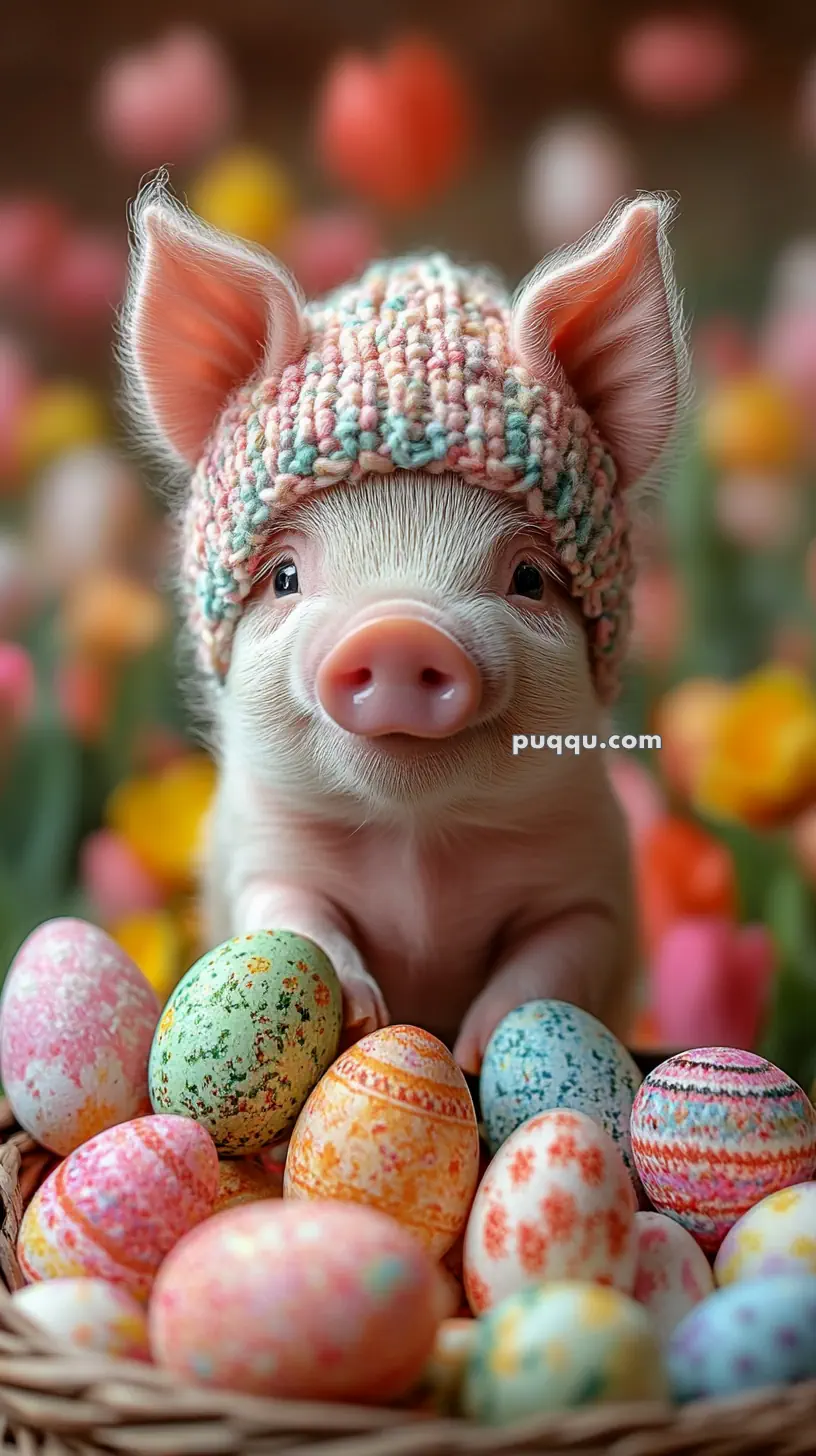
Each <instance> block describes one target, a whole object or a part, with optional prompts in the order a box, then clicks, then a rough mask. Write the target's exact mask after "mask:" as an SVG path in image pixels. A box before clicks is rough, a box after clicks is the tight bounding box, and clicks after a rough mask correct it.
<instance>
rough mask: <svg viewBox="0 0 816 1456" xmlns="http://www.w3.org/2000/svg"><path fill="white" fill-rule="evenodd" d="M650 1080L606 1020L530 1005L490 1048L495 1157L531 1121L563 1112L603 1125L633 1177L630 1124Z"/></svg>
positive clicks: (485, 1112) (488, 1096)
mask: <svg viewBox="0 0 816 1456" xmlns="http://www.w3.org/2000/svg"><path fill="white" fill-rule="evenodd" d="M642 1081H643V1078H642V1076H641V1074H640V1072H639V1071H638V1068H637V1066H636V1064H635V1062H634V1060H633V1059H632V1057H630V1055H629V1053H628V1051H627V1050H626V1048H625V1046H623V1045H622V1044H621V1043H620V1042H619V1041H618V1039H617V1037H616V1036H613V1035H612V1032H611V1031H608V1030H607V1028H606V1027H605V1026H603V1025H602V1024H601V1022H600V1021H596V1019H595V1017H594V1016H590V1015H589V1013H588V1012H587V1011H581V1010H580V1009H579V1007H577V1006H570V1005H569V1003H568V1002H566V1001H528V1002H527V1003H526V1005H524V1006H519V1007H517V1008H516V1010H515V1011H511V1012H510V1013H509V1015H507V1016H505V1018H504V1020H503V1021H500V1022H499V1025H498V1026H497V1027H496V1030H495V1031H494V1033H493V1035H492V1037H491V1038H490V1041H489V1042H488V1044H487V1048H486V1050H485V1055H484V1062H483V1064H482V1073H481V1080H480V1084H479V1095H480V1099H481V1104H482V1117H483V1119H484V1124H485V1129H486V1132H487V1139H488V1142H489V1144H490V1149H491V1152H493V1153H495V1152H497V1151H498V1149H499V1148H500V1147H501V1145H502V1143H503V1142H506V1140H507V1138H509V1136H510V1134H511V1133H513V1132H515V1130H516V1128H517V1127H520V1126H521V1124H522V1123H523V1122H526V1121H527V1120H528V1118H530V1117H535V1116H536V1114H537V1113H539V1112H549V1111H551V1110H552V1109H553V1108H556V1107H569V1108H571V1109H573V1111H576V1112H583V1113H585V1114H586V1115H587V1116H588V1117H592V1118H594V1120H595V1121H596V1122H599V1123H600V1124H601V1127H603V1128H604V1129H605V1130H606V1132H608V1133H609V1136H610V1137H611V1138H613V1139H614V1141H615V1142H616V1143H617V1145H618V1147H619V1148H620V1151H621V1153H622V1154H623V1158H624V1161H625V1163H626V1166H627V1168H628V1169H629V1171H630V1173H632V1172H633V1169H634V1164H633V1162H632V1147H631V1142H630V1138H629V1119H630V1117H631V1113H632V1103H633V1101H634V1098H635V1093H636V1092H637V1089H638V1087H639V1086H640V1084H641V1082H642Z"/></svg>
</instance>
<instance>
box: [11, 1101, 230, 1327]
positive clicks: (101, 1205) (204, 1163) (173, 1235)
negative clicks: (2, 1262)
mask: <svg viewBox="0 0 816 1456" xmlns="http://www.w3.org/2000/svg"><path fill="white" fill-rule="evenodd" d="M217 1194H218V1154H217V1152H216V1150H215V1144H214V1142H213V1140H212V1138H211V1137H210V1135H209V1133H208V1132H207V1131H206V1129H205V1128H203V1127H199V1125H198V1123H196V1122H193V1121H192V1120H191V1119H190V1118H187V1117H138V1118H136V1119H135V1120H134V1121H133V1122H123V1123H120V1124H119V1125H118V1126H117V1127H111V1128H108V1129H107V1131H106V1132H101V1133H99V1134H98V1135H97V1137H95V1138H91V1140H90V1142H88V1143H83V1145H82V1147H79V1148H77V1149H76V1151H75V1152H73V1153H71V1154H70V1155H69V1156H68V1157H67V1158H65V1159H64V1160H63V1162H61V1163H60V1164H59V1166H58V1167H57V1168H55V1169H54V1171H53V1173H51V1174H50V1175H49V1177H48V1178H46V1180H45V1182H44V1183H43V1185H42V1187H41V1188H39V1189H38V1191H37V1192H36V1193H35V1195H34V1197H33V1199H32V1200H31V1203H30V1204H29V1205H28V1208H27V1209H26V1212H25V1214H24V1216H23V1221H22V1224H21V1225H20V1234H19V1238H18V1241H17V1257H18V1259H19V1261H20V1268H21V1269H22V1271H23V1274H24V1275H25V1278H26V1279H27V1280H28V1281H29V1282H30V1283H33V1282H35V1281H37V1280H41V1279H60V1278H77V1277H81V1276H86V1277H91V1278H98V1279H107V1280H109V1281H110V1282H111V1283H112V1284H116V1285H119V1286H121V1287H123V1288H125V1289H128V1290H129V1291H130V1293H131V1294H132V1295H134V1296H135V1298H137V1299H146V1298H147V1296H148V1295H149V1293H150V1290H151V1287H152V1285H153V1280H154V1278H155V1275H156V1271H157V1269H158V1267H159V1265H160V1264H161V1262H162V1260H163V1259H164V1257H165V1255H166V1254H169V1252H170V1250H171V1249H172V1248H173V1246H174V1245H175V1244H176V1243H177V1242H178V1240H179V1239H180V1238H181V1236H182V1234H185V1233H187V1232H188V1230H189V1229H191V1228H193V1227H194V1226H195V1225H196V1224H197V1223H200V1222H201V1220H202V1219H204V1218H206V1217H207V1216H208V1215H209V1214H210V1213H211V1212H212V1208H213V1204H214V1203H215V1199H216V1197H217Z"/></svg>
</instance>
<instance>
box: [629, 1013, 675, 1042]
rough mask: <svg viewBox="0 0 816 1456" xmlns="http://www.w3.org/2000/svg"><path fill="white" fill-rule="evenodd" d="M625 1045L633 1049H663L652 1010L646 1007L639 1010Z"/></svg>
mask: <svg viewBox="0 0 816 1456" xmlns="http://www.w3.org/2000/svg"><path fill="white" fill-rule="evenodd" d="M627 1045H628V1046H630V1047H631V1048H632V1049H633V1051H638V1052H654V1051H664V1050H665V1049H666V1048H665V1045H664V1044H661V1040H660V1033H659V1031H658V1028H657V1022H656V1021H655V1016H654V1012H653V1011H652V1010H651V1008H649V1007H647V1008H646V1009H645V1010H642V1011H639V1012H638V1013H637V1016H636V1017H635V1019H634V1021H633V1023H632V1029H631V1031H630V1032H629V1036H628V1038H627Z"/></svg>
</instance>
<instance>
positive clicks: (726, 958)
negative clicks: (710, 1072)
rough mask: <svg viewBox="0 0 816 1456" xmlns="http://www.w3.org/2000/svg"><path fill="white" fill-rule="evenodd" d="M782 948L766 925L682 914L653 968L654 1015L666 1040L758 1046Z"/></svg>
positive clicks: (671, 1043)
mask: <svg viewBox="0 0 816 1456" xmlns="http://www.w3.org/2000/svg"><path fill="white" fill-rule="evenodd" d="M774 964H775V952H774V945H773V941H772V939H771V936H770V933H769V931H768V930H767V929H766V927H765V926H764V925H734V924H732V922H731V921H730V920H727V919H724V918H712V919H692V920H680V921H678V922H677V923H676V924H675V925H673V926H672V927H671V928H670V929H669V930H668V931H667V932H666V934H665V936H664V937H663V939H662V941H661V942H660V946H659V948H658V950H657V953H656V955H655V958H654V961H653V964H652V970H651V994H652V1007H653V1014H654V1020H655V1024H656V1027H657V1031H658V1035H659V1037H660V1040H661V1041H662V1044H663V1045H664V1046H676V1047H690V1046H728V1047H740V1048H742V1049H743V1050H744V1051H752V1050H753V1048H754V1047H755V1045H756V1042H757V1038H758V1036H759V1034H760V1031H761V1029H762V1022H763V1019H764V1016H765V1013H766V1010H767V1007H768V1000H769V995H770V990H771V983H772V980H773V974H774Z"/></svg>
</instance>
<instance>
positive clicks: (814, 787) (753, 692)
mask: <svg viewBox="0 0 816 1456" xmlns="http://www.w3.org/2000/svg"><path fill="white" fill-rule="evenodd" d="M693 797H694V800H695V802H696V804H697V807H698V808H699V809H700V810H702V812H703V813H708V814H712V815H714V816H716V817H720V818H726V819H736V820H740V821H742V822H743V823H746V824H749V825H753V826H755V827H757V828H762V827H763V826H769V825H772V824H774V823H779V822H781V821H783V820H785V819H786V818H790V817H791V816H792V815H793V814H794V813H795V812H796V811H797V810H801V809H803V808H804V807H805V806H806V805H807V804H808V803H811V802H812V801H813V799H814V797H816V694H814V691H813V688H812V687H811V685H810V683H809V682H808V680H807V678H806V677H804V676H803V675H802V674H801V673H798V672H796V671H795V670H794V669H793V668H790V667H785V666H783V665H781V664H779V665H773V666H770V667H766V668H763V669H762V670H761V671H759V672H756V673H753V674H752V675H751V676H750V677H748V678H746V679H745V680H744V681H743V682H741V683H739V684H738V685H737V686H736V688H735V689H734V691H733V693H732V696H731V700H730V702H729V703H728V704H727V706H726V707H725V708H724V709H723V711H722V713H721V714H720V715H719V717H718V718H717V720H716V722H715V724H714V726H713V731H712V737H711V743H710V747H709V750H708V753H707V754H706V755H705V756H704V758H703V761H702V763H701V766H700V772H699V776H698V779H697V783H696V786H695V790H694V795H693Z"/></svg>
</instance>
